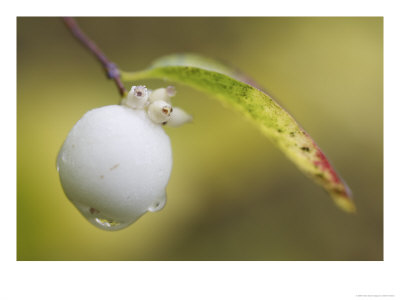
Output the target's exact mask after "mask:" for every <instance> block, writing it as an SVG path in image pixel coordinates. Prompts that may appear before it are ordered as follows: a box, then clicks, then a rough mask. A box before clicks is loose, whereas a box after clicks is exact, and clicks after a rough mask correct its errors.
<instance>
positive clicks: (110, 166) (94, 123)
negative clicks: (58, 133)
mask: <svg viewBox="0 0 400 300" xmlns="http://www.w3.org/2000/svg"><path fill="white" fill-rule="evenodd" d="M57 166H58V170H59V174H60V180H61V183H62V186H63V189H64V192H65V194H66V195H67V197H68V198H69V199H70V200H71V202H72V203H73V204H74V205H75V206H76V207H77V208H78V209H79V210H80V212H81V213H82V214H83V215H84V216H85V217H86V218H87V219H88V220H89V221H90V222H91V223H92V224H94V225H95V226H97V227H99V228H102V229H105V230H118V229H122V228H124V227H126V226H128V225H129V224H131V223H133V222H134V221H136V220H137V219H138V218H139V217H140V216H141V215H143V214H144V213H145V212H146V211H157V210H159V209H161V208H162V207H163V206H164V204H165V200H166V194H165V188H166V186H167V183H168V180H169V176H170V173H171V168H172V151H171V145H170V140H169V137H168V136H167V135H166V134H165V132H164V130H163V129H162V128H161V126H160V125H158V124H155V123H154V122H152V121H151V120H150V119H149V118H148V116H147V113H146V111H145V110H143V109H138V110H134V109H131V108H128V107H125V106H122V105H110V106H105V107H100V108H97V109H93V110H91V111H89V112H87V113H86V114H85V115H84V116H83V117H82V118H81V119H80V120H79V121H78V122H77V123H76V124H75V126H74V127H73V128H72V130H71V131H70V132H69V134H68V136H67V138H66V140H65V142H64V144H63V146H62V148H61V150H60V152H59V155H58V158H57Z"/></svg>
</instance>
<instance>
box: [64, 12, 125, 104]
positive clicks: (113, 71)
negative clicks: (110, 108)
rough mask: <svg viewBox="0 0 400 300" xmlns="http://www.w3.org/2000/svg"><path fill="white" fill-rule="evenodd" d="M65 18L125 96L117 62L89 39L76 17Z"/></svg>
mask: <svg viewBox="0 0 400 300" xmlns="http://www.w3.org/2000/svg"><path fill="white" fill-rule="evenodd" d="M63 20H64V23H65V25H66V26H67V27H68V29H69V30H70V31H71V33H72V34H73V36H75V37H76V38H77V39H78V40H79V41H80V42H81V43H82V44H83V45H84V46H85V47H86V48H87V49H88V50H89V51H90V52H91V53H92V54H94V55H95V56H96V58H97V59H98V60H99V61H100V63H101V64H102V66H103V67H104V69H105V71H106V74H107V77H108V78H110V79H113V80H114V82H115V84H116V85H117V88H118V91H119V93H120V94H121V96H125V94H126V89H125V87H124V85H123V83H122V81H121V75H120V72H119V70H118V68H117V66H116V64H114V63H113V62H111V61H110V60H108V58H107V57H106V55H105V54H104V53H103V52H102V51H101V50H100V49H99V47H97V45H96V44H95V43H94V42H93V41H92V40H91V39H89V38H88V37H87V35H86V34H84V33H83V31H82V30H81V29H80V28H79V25H78V23H77V22H76V21H75V19H74V18H72V17H64V18H63Z"/></svg>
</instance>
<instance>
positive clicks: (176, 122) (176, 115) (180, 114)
mask: <svg viewBox="0 0 400 300" xmlns="http://www.w3.org/2000/svg"><path fill="white" fill-rule="evenodd" d="M192 120H193V117H192V116H191V115H189V114H188V113H187V112H185V111H184V110H183V109H181V108H179V107H174V109H173V111H172V112H171V118H170V120H169V121H168V123H167V124H168V126H170V127H179V126H181V125H183V124H186V123H189V122H192Z"/></svg>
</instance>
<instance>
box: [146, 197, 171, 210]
mask: <svg viewBox="0 0 400 300" xmlns="http://www.w3.org/2000/svg"><path fill="white" fill-rule="evenodd" d="M166 202H167V196H166V195H164V196H162V197H160V198H159V199H157V200H156V201H155V202H154V203H153V204H152V205H151V206H150V207H149V208H148V209H147V210H148V211H150V212H156V211H159V210H161V209H163V208H164V206H165V203H166Z"/></svg>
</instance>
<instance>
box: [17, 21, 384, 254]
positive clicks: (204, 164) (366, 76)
mask: <svg viewBox="0 0 400 300" xmlns="http://www.w3.org/2000/svg"><path fill="white" fill-rule="evenodd" d="M77 20H78V22H79V24H80V25H81V27H82V29H83V30H84V31H85V32H86V33H87V34H88V35H89V36H91V37H92V39H94V40H95V41H96V43H97V44H98V45H99V46H100V47H101V48H102V49H103V51H104V52H105V53H106V54H107V55H108V57H109V58H110V59H111V60H113V61H114V62H115V63H117V65H118V66H120V67H121V68H122V69H124V70H127V71H134V70H140V69H143V68H145V67H146V66H147V65H149V63H150V62H151V61H152V60H153V59H155V58H157V57H160V56H163V55H166V54H171V53H176V52H194V53H199V54H202V55H205V56H209V57H212V58H217V59H222V60H224V61H227V62H229V63H231V64H233V65H235V66H237V67H238V68H239V69H241V70H242V71H243V72H245V73H247V74H248V75H250V76H252V77H253V78H255V80H256V81H257V82H258V83H259V84H260V85H262V86H264V87H265V89H266V90H267V91H268V92H269V94H271V95H272V96H274V97H275V99H277V100H278V101H279V103H281V104H282V105H283V106H284V107H285V108H286V109H287V110H288V111H289V112H291V113H292V114H293V115H294V117H295V118H296V119H297V120H298V121H299V123H300V124H301V125H302V126H303V127H304V128H305V129H306V130H307V131H308V132H309V133H310V135H311V136H312V137H313V138H314V139H315V140H316V141H317V143H318V144H319V146H320V147H321V148H322V149H323V151H324V152H325V154H326V155H327V156H328V157H329V159H330V160H331V161H332V162H333V164H334V166H335V167H336V169H337V170H338V171H339V173H340V174H341V176H342V177H343V178H344V179H345V180H346V181H347V183H348V184H349V186H350V187H351V189H352V190H353V194H354V198H355V202H356V205H357V208H358V213H357V214H356V215H348V214H346V213H344V212H342V211H340V210H339V209H338V208H336V206H334V204H333V202H332V201H331V199H330V198H329V196H328V195H327V194H326V193H325V192H324V191H323V190H322V189H321V188H320V187H319V186H316V185H315V184H314V183H313V182H311V181H310V180H309V179H308V178H306V177H305V176H303V175H302V173H300V171H299V170H297V169H296V167H295V166H294V165H293V164H292V163H291V162H289V161H288V160H287V159H286V158H285V156H284V155H283V154H282V153H280V152H279V151H278V150H277V149H276V148H274V146H273V145H272V144H271V143H270V142H269V140H268V139H266V138H265V137H264V136H263V135H262V134H261V133H260V132H259V131H258V129H257V128H255V127H254V126H253V125H252V124H250V123H248V122H247V121H246V120H245V119H243V118H242V117H241V116H240V115H239V114H237V113H236V112H234V111H231V110H229V109H226V108H224V107H223V106H222V105H221V104H220V103H219V102H218V101H216V100H215V99H213V98H212V97H210V96H208V95H205V94H202V93H200V92H197V91H195V90H193V89H191V88H188V87H185V86H180V85H177V90H178V94H177V96H176V97H175V99H174V104H175V105H176V106H180V107H182V108H184V109H185V110H186V111H188V112H189V113H191V114H192V115H193V116H194V122H193V124H189V125H185V126H183V127H181V128H176V129H172V128H166V131H167V133H168V134H169V136H170V138H171V142H172V145H173V153H174V166H173V171H172V175H171V180H170V182H169V185H168V189H167V192H168V201H167V205H166V206H165V208H164V209H163V210H162V211H161V212H157V213H147V214H145V215H144V216H143V217H142V218H140V219H139V221H137V222H136V223H135V224H133V225H132V226H130V227H128V228H126V229H124V230H122V231H117V232H105V231H102V230H100V229H97V228H95V227H94V226H92V225H91V224H89V222H87V221H86V220H85V219H84V218H83V217H82V216H81V215H80V213H79V212H78V211H77V209H76V208H75V207H74V206H73V205H72V204H71V203H70V202H69V201H68V199H67V198H66V196H65V195H64V193H63V191H62V187H61V185H60V182H59V179H58V174H57V171H56V165H55V161H56V156H57V153H58V150H59V148H60V146H61V145H62V143H63V141H64V139H65V137H66V135H67V133H68V132H69V130H70V129H71V128H72V126H73V125H74V124H75V122H76V121H78V120H79V118H80V117H81V116H82V115H83V114H84V113H85V112H86V111H88V110H90V109H92V108H95V107H100V106H104V105H110V104H117V103H118V102H119V95H118V92H117V90H116V88H115V86H114V83H113V82H111V81H109V80H107V79H106V78H105V75H104V73H103V70H102V69H101V67H100V65H99V64H98V63H97V62H96V61H95V59H94V58H93V57H92V56H91V54H89V53H88V52H87V51H86V50H85V49H84V48H83V47H82V46H81V45H80V44H78V43H77V41H76V40H75V39H73V37H72V36H71V35H70V33H69V32H68V31H67V30H66V28H65V27H64V24H63V23H62V21H61V20H60V19H59V18H27V17H23V18H17V98H18V99H17V135H18V136H17V260H382V259H383V18H360V17H359V18H332V17H330V18H276V17H274V18H143V17H142V18H77ZM141 83H142V84H146V85H147V86H148V87H149V88H156V87H160V86H166V85H168V84H169V83H168V82H162V81H159V80H154V81H144V82H141Z"/></svg>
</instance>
